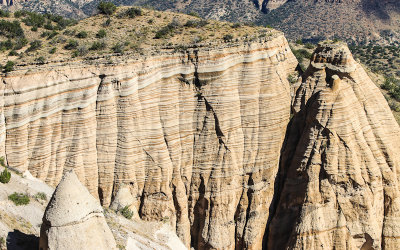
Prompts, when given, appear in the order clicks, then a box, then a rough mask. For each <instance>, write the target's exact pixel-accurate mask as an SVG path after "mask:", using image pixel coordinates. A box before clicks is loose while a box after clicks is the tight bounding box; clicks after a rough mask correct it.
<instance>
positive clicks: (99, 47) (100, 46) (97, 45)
mask: <svg viewBox="0 0 400 250" xmlns="http://www.w3.org/2000/svg"><path fill="white" fill-rule="evenodd" d="M105 48H106V43H105V42H104V41H100V42H97V41H95V42H93V43H92V46H90V48H89V50H102V49H105Z"/></svg>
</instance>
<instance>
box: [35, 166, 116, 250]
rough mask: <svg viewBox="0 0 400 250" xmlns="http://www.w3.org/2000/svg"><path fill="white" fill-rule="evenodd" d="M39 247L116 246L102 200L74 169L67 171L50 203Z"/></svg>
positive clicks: (99, 247) (106, 248) (81, 247)
mask: <svg viewBox="0 0 400 250" xmlns="http://www.w3.org/2000/svg"><path fill="white" fill-rule="evenodd" d="M39 249H40V250H47V249H60V250H61V249H104V250H109V249H117V246H116V243H115V240H114V237H113V235H112V233H111V231H110V228H109V227H108V225H107V223H106V220H105V218H104V215H103V209H102V207H101V206H100V203H99V202H98V201H97V200H96V199H95V198H94V197H93V196H92V195H91V194H90V193H89V191H88V190H87V189H86V188H85V186H83V185H82V184H81V182H80V181H79V180H78V177H77V176H76V174H75V173H74V171H73V170H72V171H67V172H66V173H65V175H64V176H63V178H62V180H61V182H60V184H58V186H57V188H56V190H55V191H54V194H53V196H52V197H51V200H50V202H49V204H48V205H47V208H46V211H45V213H44V216H43V224H42V226H41V229H40V243H39Z"/></svg>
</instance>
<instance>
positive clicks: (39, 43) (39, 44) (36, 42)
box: [26, 40, 42, 52]
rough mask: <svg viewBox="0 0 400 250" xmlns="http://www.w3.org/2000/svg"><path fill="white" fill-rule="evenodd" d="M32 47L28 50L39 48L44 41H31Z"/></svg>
mask: <svg viewBox="0 0 400 250" xmlns="http://www.w3.org/2000/svg"><path fill="white" fill-rule="evenodd" d="M30 45H31V46H30V47H29V48H28V49H27V50H26V51H27V52H31V51H35V50H38V49H40V48H41V47H42V41H40V40H35V41H32V42H31V43H30Z"/></svg>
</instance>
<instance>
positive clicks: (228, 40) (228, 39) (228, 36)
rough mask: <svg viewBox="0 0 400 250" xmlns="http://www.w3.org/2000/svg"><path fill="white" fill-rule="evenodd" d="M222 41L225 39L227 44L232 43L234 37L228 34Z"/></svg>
mask: <svg viewBox="0 0 400 250" xmlns="http://www.w3.org/2000/svg"><path fill="white" fill-rule="evenodd" d="M222 39H224V41H225V42H231V41H232V40H233V35H231V34H227V35H225V36H224V37H223V38H222Z"/></svg>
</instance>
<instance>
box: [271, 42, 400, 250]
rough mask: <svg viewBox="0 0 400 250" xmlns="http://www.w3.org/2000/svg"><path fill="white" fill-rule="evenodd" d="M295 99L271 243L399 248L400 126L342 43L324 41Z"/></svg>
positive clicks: (292, 246)
mask: <svg viewBox="0 0 400 250" xmlns="http://www.w3.org/2000/svg"><path fill="white" fill-rule="evenodd" d="M312 58H313V61H312V63H311V65H310V67H309V68H308V70H307V71H306V73H305V75H304V77H303V81H302V84H301V86H300V87H299V89H298V91H297V96H296V99H295V101H294V109H295V112H296V114H295V116H294V119H293V121H292V123H291V127H290V129H289V130H288V137H287V142H286V144H285V147H284V150H283V154H282V162H281V170H282V171H281V174H280V176H281V182H280V184H279V185H278V186H279V187H280V188H279V189H278V190H277V194H278V196H277V199H278V200H279V202H278V203H277V209H276V212H275V214H274V216H273V220H272V222H271V225H270V229H269V235H268V248H269V249H398V247H399V246H400V241H399V239H400V237H399V236H400V230H399V229H398V226H399V221H400V213H399V211H400V199H399V194H400V193H399V184H398V183H399V171H400V170H399V166H400V165H399V164H400V152H399V150H400V149H399V145H400V129H399V126H398V124H397V122H396V121H395V119H394V118H393V115H392V114H391V111H390V109H389V106H388V104H387V103H386V101H385V99H384V97H383V95H382V94H381V92H380V91H379V89H378V88H377V87H376V85H375V84H374V83H373V82H372V81H371V80H370V79H369V78H368V75H367V74H366V72H365V71H364V70H363V68H362V67H361V66H360V65H359V64H357V63H356V62H355V61H354V59H353V57H352V55H351V53H350V51H349V49H348V48H347V46H345V45H344V44H342V43H322V44H320V45H319V47H318V48H317V50H316V52H315V53H314V55H313V57H312Z"/></svg>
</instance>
